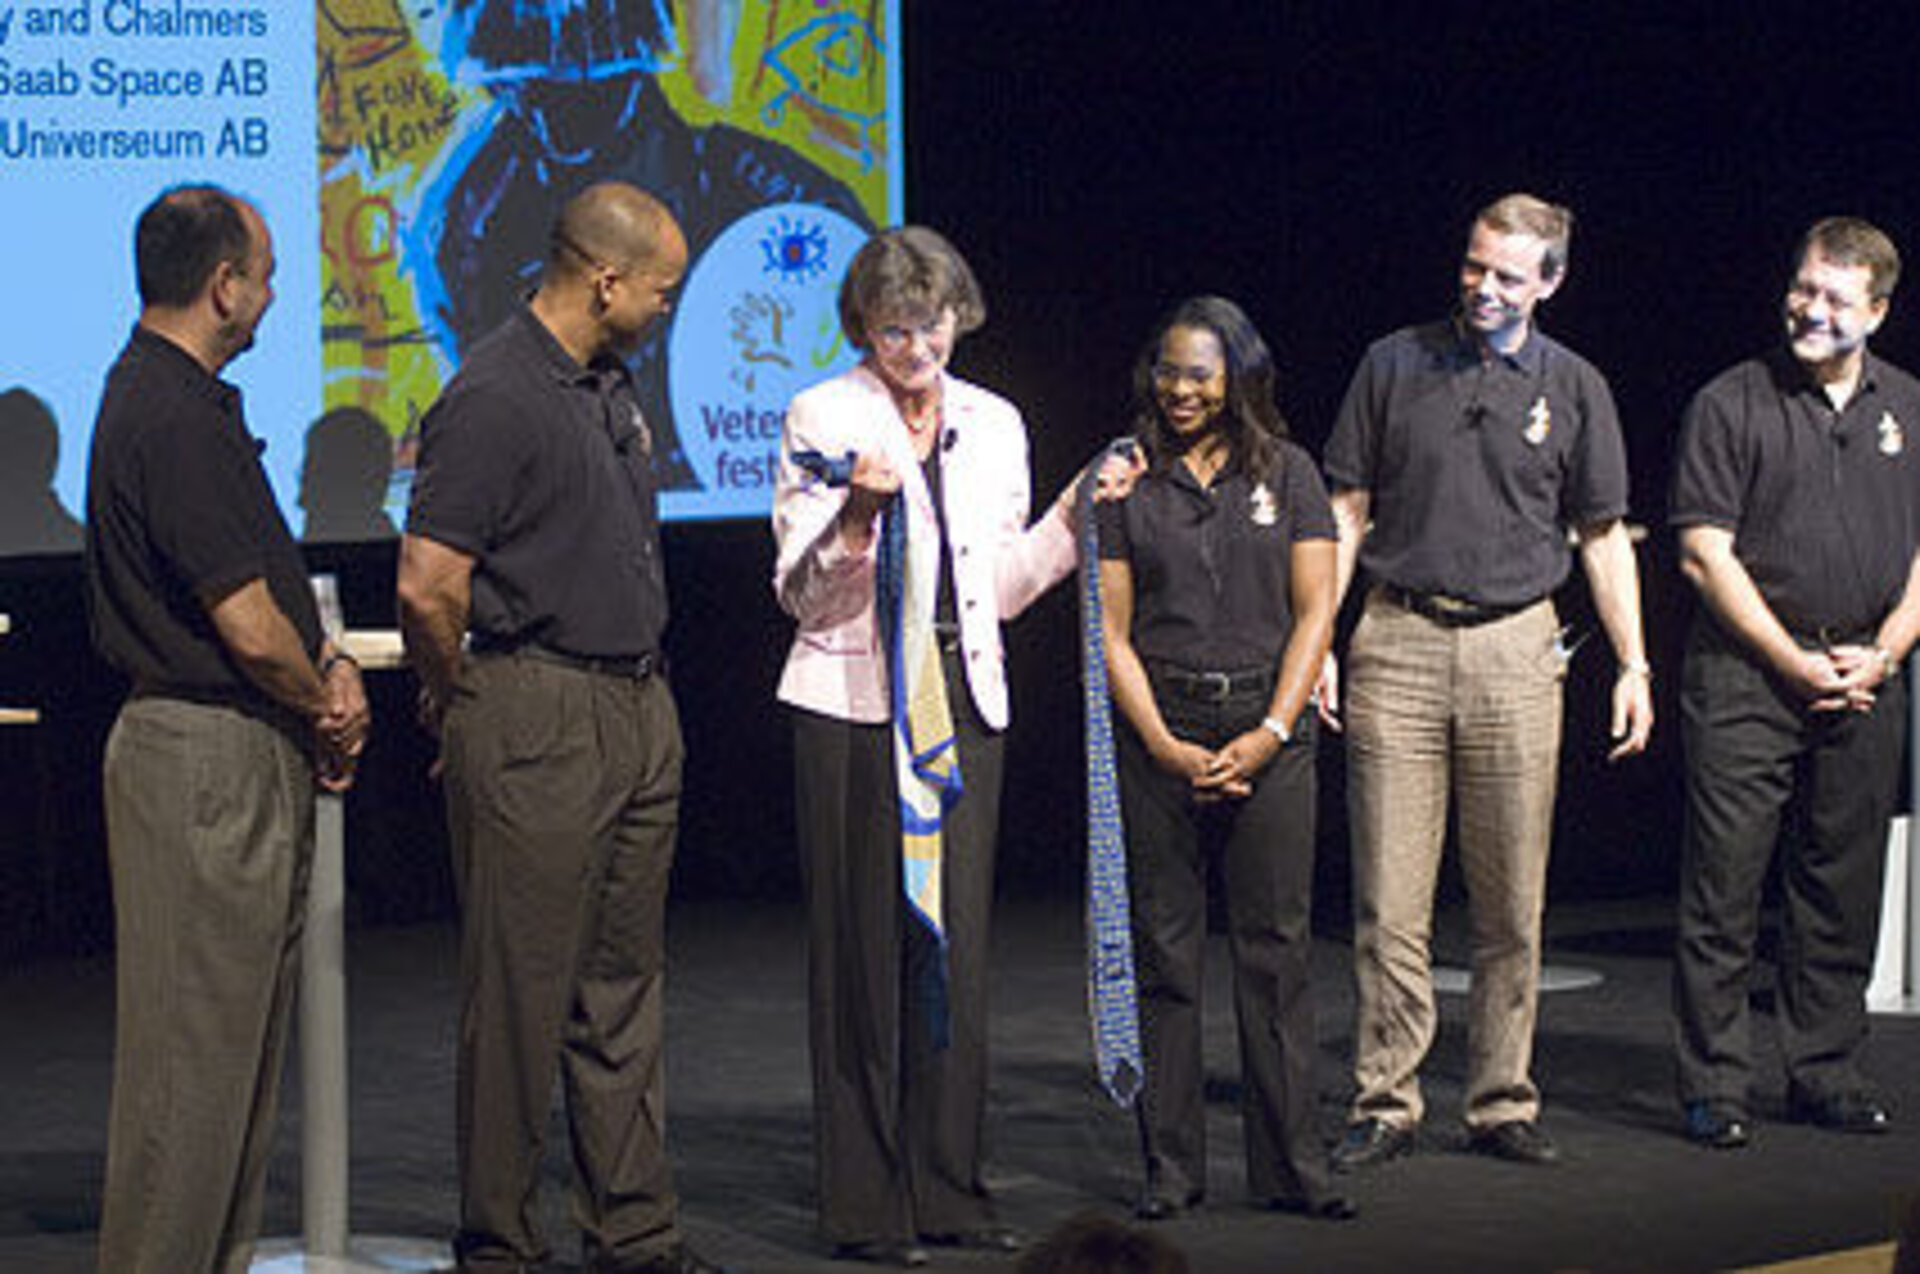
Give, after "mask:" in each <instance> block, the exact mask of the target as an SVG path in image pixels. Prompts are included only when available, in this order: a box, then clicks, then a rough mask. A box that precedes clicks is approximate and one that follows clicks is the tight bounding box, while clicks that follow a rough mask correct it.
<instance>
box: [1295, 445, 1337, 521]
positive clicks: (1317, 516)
mask: <svg viewBox="0 0 1920 1274" xmlns="http://www.w3.org/2000/svg"><path fill="white" fill-rule="evenodd" d="M1285 455H1286V466H1287V472H1286V477H1285V481H1286V491H1285V496H1286V501H1287V507H1288V508H1289V509H1291V510H1292V511H1293V538H1294V539H1295V540H1296V541H1298V540H1337V539H1339V538H1340V531H1339V528H1338V527H1337V526H1336V525H1335V523H1334V520H1333V505H1332V503H1331V502H1330V501H1329V500H1328V499H1327V486H1326V483H1325V482H1323V481H1321V478H1320V471H1319V470H1318V469H1316V468H1315V467H1314V464H1313V458H1312V457H1311V456H1309V455H1308V454H1307V453H1306V450H1305V449H1304V448H1301V447H1299V446H1295V445H1292V444H1289V445H1288V447H1287V451H1286V453H1285Z"/></svg>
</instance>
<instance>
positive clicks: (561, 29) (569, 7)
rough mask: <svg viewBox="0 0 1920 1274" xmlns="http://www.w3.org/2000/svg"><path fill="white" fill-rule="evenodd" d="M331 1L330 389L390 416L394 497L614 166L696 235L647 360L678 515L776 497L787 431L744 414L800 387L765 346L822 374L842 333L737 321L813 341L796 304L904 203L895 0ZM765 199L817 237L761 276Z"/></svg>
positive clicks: (326, 215)
mask: <svg viewBox="0 0 1920 1274" xmlns="http://www.w3.org/2000/svg"><path fill="white" fill-rule="evenodd" d="M320 7H321V14H322V21H321V29H320V50H321V79H320V82H321V100H320V135H321V158H322V173H323V184H322V190H321V200H322V209H323V217H322V221H323V227H324V242H325V244H326V248H325V261H324V275H325V280H326V289H325V306H324V324H325V329H324V330H325V337H326V343H325V365H326V393H325V401H326V405H327V407H328V408H329V409H330V410H337V409H344V408H353V409H357V410H359V411H361V412H364V413H366V414H367V415H369V416H371V417H373V418H374V419H377V420H379V421H381V422H383V423H384V424H385V425H386V426H387V428H388V429H389V431H390V432H391V433H392V435H393V437H394V439H395V442H396V455H397V461H398V463H397V464H396V466H395V468H394V471H393V492H392V498H391V499H390V507H391V506H393V505H397V504H398V503H399V500H400V494H401V492H403V491H404V488H405V484H406V482H407V480H408V478H409V475H410V462H411V459H412V453H411V447H412V444H413V441H414V439H415V436H416V435H415V431H416V428H417V425H418V422H419V419H420V417H421V415H422V414H423V413H424V412H425V410H426V408H427V406H428V405H429V404H430V403H431V402H432V400H433V397H434V395H435V393H437V392H438V390H439V387H440V384H441V383H442V381H443V380H444V379H445V378H446V376H447V375H448V374H449V373H450V371H451V369H452V367H453V366H455V365H456V363H457V360H458V357H459V355H460V353H461V352H462V351H463V350H464V349H465V348H466V347H467V346H468V345H469V344H470V343H471V342H472V341H474V340H475V339H477V338H478V337H479V336H481V335H482V334H484V333H485V332H487V331H489V330H491V328H492V327H494V326H495V325H496V324H498V323H499V322H500V321H501V320H502V319H503V318H505V316H506V315H507V314H508V313H509V312H510V311H511V310H512V308H513V306H514V305H515V304H517V303H518V301H519V299H520V298H521V297H522V296H524V295H525V294H526V292H527V291H528V290H529V289H530V288H531V287H532V286H533V284H534V282H535V280H536V278H537V276H538V272H539V268H540V263H541V259H542V256H543V254H544V252H545V249H546V232H547V227H548V224H549V222H550V220H551V218H552V215H553V210H554V209H555V208H556V207H557V206H558V205H559V204H560V203H561V202H563V201H564V200H566V199H567V198H569V197H570V196H571V195H573V194H574V193H576V192H577V191H578V190H580V189H581V188H583V187H584V186H586V185H588V184H590V183H592V182H595V181H600V180H605V179H608V178H617V179H620V180H625V181H631V182H633V183H634V184H636V185H639V186H641V187H643V188H645V189H647V190H650V191H652V192H653V193H655V194H656V195H658V196H659V197H660V198H661V199H662V200H663V201H665V202H666V204H667V205H668V206H669V207H670V208H671V209H672V210H673V212H674V215H675V216H676V217H677V218H678V219H679V221H680V223H681V225H682V227H683V228H684V229H685V231H686V233H687V238H688V242H689V245H690V247H691V249H692V252H693V264H692V266H691V267H690V269H689V274H688V280H687V284H686V290H685V292H684V295H683V299H682V304H681V305H680V306H679V307H678V313H677V314H676V315H675V316H674V318H673V320H672V322H671V324H670V325H668V324H662V325H660V326H657V327H656V328H655V329H654V331H653V332H652V333H651V334H650V335H649V337H648V340H647V342H646V343H645V344H644V345H643V346H642V347H641V349H640V350H639V351H638V353H637V354H636V356H635V359H634V364H635V370H636V371H637V373H638V375H639V380H640V384H641V387H642V394H643V402H642V406H643V408H644V409H645V410H646V412H647V415H648V419H649V422H650V423H651V424H652V426H653V428H654V432H655V434H656V436H657V437H658V438H660V439H661V440H662V446H661V448H660V454H661V459H662V464H663V466H664V469H665V473H664V478H665V489H664V494H663V504H664V511H665V513H666V515H667V516H669V517H676V516H677V517H719V516H730V515H758V514H759V513H762V512H764V510H765V508H766V506H767V500H768V497H769V495H770V489H771V478H772V462H771V457H772V454H773V448H774V446H775V445H776V443H777V438H778V430H777V428H776V429H775V430H773V431H772V434H771V435H770V436H763V434H760V433H756V434H755V435H754V436H753V437H751V438H750V437H749V436H748V433H749V432H750V430H749V427H748V426H746V425H743V424H741V423H740V422H741V421H742V420H750V421H757V420H758V419H759V417H760V416H761V415H763V414H764V413H765V412H767V411H769V410H771V411H774V412H776V413H777V412H778V410H779V408H780V406H781V405H783V404H784V401H785V399H784V397H781V398H777V399H776V398H775V395H778V394H790V393H791V391H792V389H793V388H794V387H795V386H794V384H793V383H792V381H791V378H788V377H782V376H777V375H773V374H770V369H771V367H772V366H774V364H773V363H771V362H769V361H768V360H769V359H770V358H774V359H778V358H786V359H790V360H792V362H793V366H794V367H796V368H801V367H806V368H812V369H813V372H812V374H813V375H814V376H816V377H817V376H820V375H826V374H830V373H831V372H832V371H834V370H837V369H838V368H839V367H841V366H844V365H845V363H846V362H848V361H850V360H851V353H850V352H849V351H845V350H841V349H839V348H838V347H837V346H835V347H833V348H832V350H831V353H830V354H829V355H828V356H827V357H826V358H825V359H824V360H822V359H821V358H820V357H819V355H820V354H821V350H820V349H818V348H816V347H815V345H809V346H808V348H807V349H806V351H805V353H804V357H795V356H794V351H790V350H788V349H787V348H786V346H785V345H784V344H769V343H768V340H769V339H771V337H772V335H774V333H771V332H761V333H760V334H759V337H757V338H756V339H753V340H743V339H742V337H741V335H740V328H741V321H740V319H739V318H738V315H739V314H741V313H747V312H752V311H754V310H756V307H757V308H758V309H759V310H761V311H765V312H767V313H773V312H774V311H778V312H779V313H780V315H781V317H780V321H779V323H778V325H777V326H778V329H779V330H778V333H777V335H778V336H779V337H780V338H781V339H782V340H783V341H784V340H785V339H789V338H791V339H792V340H794V341H796V342H798V341H799V340H800V339H802V337H801V333H800V329H799V327H798V325H797V324H798V323H799V322H803V321H804V322H815V321H817V319H818V316H819V314H820V313H821V312H822V307H823V306H824V307H825V312H827V313H831V309H832V295H833V291H834V289H835V288H836V287H837V286H838V283H839V278H840V274H841V273H842V271H843V270H844V268H845V265H846V261H847V258H848V257H849V256H850V255H851V253H852V251H853V250H854V249H856V248H857V247H858V246H859V243H860V242H861V241H862V240H863V239H864V238H865V237H866V235H867V233H869V232H870V231H871V229H872V227H873V226H875V225H877V224H882V223H884V222H886V221H887V220H889V219H890V217H891V213H892V209H893V207H894V205H895V203H896V202H897V199H898V190H897V178H896V176H895V174H897V170H898V164H897V160H896V159H895V158H894V156H895V149H896V148H895V147H894V143H893V140H892V137H891V134H890V132H889V124H888V121H889V118H890V115H889V103H890V101H891V96H892V91H893V90H892V88H891V85H892V83H893V82H894V81H893V80H892V79H891V78H890V77H891V75H892V72H893V70H894V68H891V67H890V66H889V64H888V61H887V53H886V49H887V33H888V31H889V30H890V29H891V23H890V21H889V14H888V6H885V5H881V4H877V3H868V4H854V5H844V4H821V3H804V4H797V3H793V2H792V0H786V2H784V3H783V2H782V0H765V2H761V3H754V2H752V0H681V2H680V3H677V4H669V3H667V2H666V0H573V2H572V3H563V4H552V3H546V4H540V5H530V4H526V3H521V2H519V0H447V2H446V3H443V4H441V5H440V6H438V7H437V8H435V9H434V10H433V11H432V12H430V13H427V14H422V13H421V12H419V7H418V6H417V5H406V6H401V5H397V4H392V3H388V2H387V0H356V2H353V3H347V2H346V0H322V3H321V6H320ZM773 208H778V209H780V210H781V215H785V216H786V217H787V218H788V219H789V223H790V224H791V225H793V226H796V227H801V226H804V227H807V228H808V230H809V231H810V232H811V234H812V236H813V237H812V238H810V239H808V240H806V241H805V242H804V243H802V244H799V245H798V246H799V248H800V249H801V252H800V258H799V259H798V264H797V265H796V266H789V267H788V268H786V269H785V270H784V271H783V272H782V273H780V274H779V275H778V277H777V278H774V279H768V278H767V277H765V276H764V275H763V273H762V272H761V271H760V270H759V262H760V261H761V258H762V254H763V252H764V248H763V245H762V240H763V239H764V237H765V231H764V230H763V229H761V228H760V227H761V225H762V222H763V221H765V219H766V217H767V215H768V214H769V210H770V209H773ZM798 316H804V319H802V318H800V317H798ZM790 318H792V319H794V320H795V321H794V322H793V323H789V322H788V320H789V319H790ZM809 339H810V337H809ZM816 344H817V343H816ZM751 428H752V429H754V430H757V429H758V426H757V425H754V426H752V427H751Z"/></svg>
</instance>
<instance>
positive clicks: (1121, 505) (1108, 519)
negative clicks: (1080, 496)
mask: <svg viewBox="0 0 1920 1274" xmlns="http://www.w3.org/2000/svg"><path fill="white" fill-rule="evenodd" d="M1135 489H1136V490H1138V488H1137V487H1136V488H1135ZM1131 498H1132V497H1131V496H1129V497H1128V500H1130V499H1131ZM1128 500H1100V501H1097V502H1096V503H1095V504H1094V506H1093V517H1094V528H1095V530H1096V531H1097V533H1098V535H1099V539H1100V560H1101V561H1103V562H1124V561H1127V560H1128V559H1130V558H1132V556H1133V537H1132V536H1131V535H1130V534H1129V533H1128V528H1127V503H1128Z"/></svg>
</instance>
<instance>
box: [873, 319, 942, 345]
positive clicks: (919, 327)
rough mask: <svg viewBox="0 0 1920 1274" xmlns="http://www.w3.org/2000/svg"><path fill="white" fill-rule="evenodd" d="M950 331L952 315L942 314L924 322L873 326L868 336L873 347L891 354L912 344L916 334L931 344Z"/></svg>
mask: <svg viewBox="0 0 1920 1274" xmlns="http://www.w3.org/2000/svg"><path fill="white" fill-rule="evenodd" d="M952 332H953V317H952V316H951V315H949V314H942V315H941V316H940V317H939V318H937V319H932V320H929V321H928V322H925V323H889V324H887V325H886V326H885V327H877V328H875V329H874V330H873V331H872V333H871V334H870V336H871V339H872V341H873V347H874V348H875V349H877V350H879V351H880V352H881V353H883V354H893V353H897V352H899V351H900V350H903V349H905V348H907V346H909V345H911V344H913V338H914V337H916V336H918V337H920V338H922V339H923V340H925V341H926V342H927V344H929V345H933V344H937V343H938V342H939V341H940V340H941V339H942V338H943V337H945V336H949V335H951V334H952Z"/></svg>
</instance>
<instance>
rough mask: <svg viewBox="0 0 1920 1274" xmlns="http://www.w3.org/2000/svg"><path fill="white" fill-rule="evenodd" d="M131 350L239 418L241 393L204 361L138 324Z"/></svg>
mask: <svg viewBox="0 0 1920 1274" xmlns="http://www.w3.org/2000/svg"><path fill="white" fill-rule="evenodd" d="M127 348H128V350H130V351H131V352H133V353H134V354H136V355H138V356H139V357H141V358H146V359H152V360H154V361H155V363H156V364H158V365H159V366H161V367H163V368H165V369H166V370H167V372H168V373H169V374H170V375H172V376H173V377H175V378H176V379H177V380H178V382H179V384H180V387H181V388H182V389H184V390H186V391H187V392H188V393H191V394H193V395H194V396H195V397H197V398H204V399H206V400H207V401H208V402H210V403H212V404H213V405H214V406H216V407H218V408H220V410H221V411H224V412H227V413H229V414H233V415H238V409H239V404H240V391H239V390H238V389H236V388H234V387H233V386H232V385H229V384H228V383H227V382H226V381H224V380H221V379H220V378H219V377H218V376H215V375H214V374H213V373H212V372H209V371H208V370H207V369H206V368H205V367H204V366H202V365H201V363H200V360H199V359H197V358H195V357H194V356H193V355H191V354H189V353H187V351H186V350H184V349H182V348H180V346H178V345H176V344H174V342H173V341H172V340H170V339H168V338H167V337H165V336H162V335H161V334H160V333H158V332H156V331H154V330H153V329H152V328H150V327H145V326H143V325H141V324H138V323H136V324H134V326H133V335H132V336H131V337H130V338H129V339H128V341H127Z"/></svg>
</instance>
